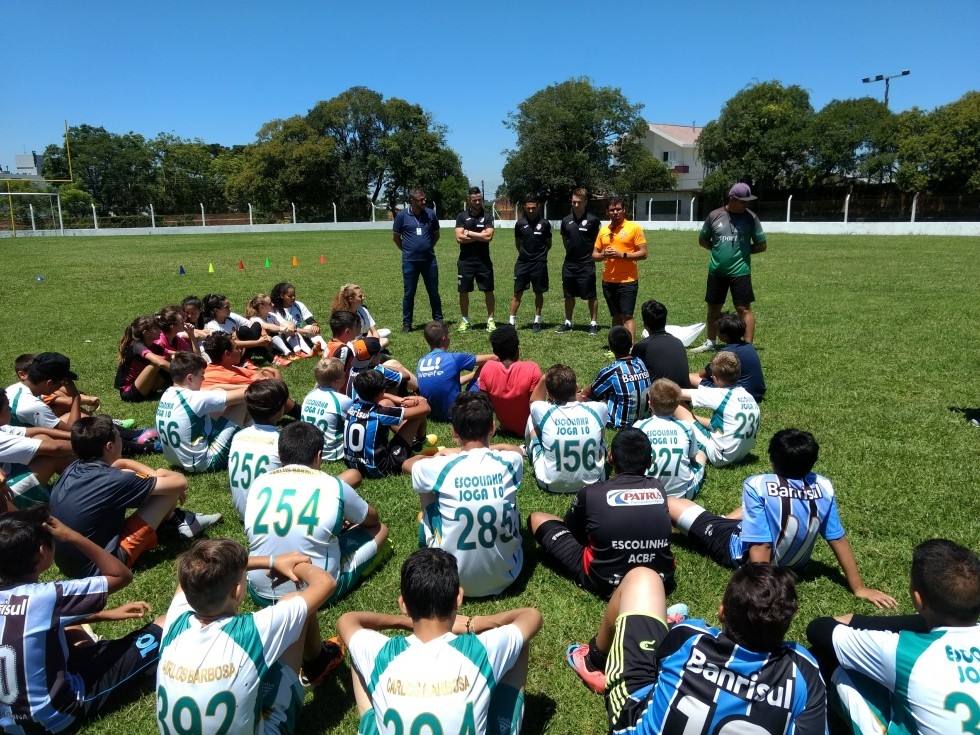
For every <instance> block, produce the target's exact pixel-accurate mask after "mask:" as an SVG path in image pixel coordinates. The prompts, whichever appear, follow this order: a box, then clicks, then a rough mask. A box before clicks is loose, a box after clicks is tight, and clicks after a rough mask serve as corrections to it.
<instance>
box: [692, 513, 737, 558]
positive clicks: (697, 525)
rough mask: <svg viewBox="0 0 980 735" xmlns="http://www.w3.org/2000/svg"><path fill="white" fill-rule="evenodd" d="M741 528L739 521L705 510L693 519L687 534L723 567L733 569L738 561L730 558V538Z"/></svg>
mask: <svg viewBox="0 0 980 735" xmlns="http://www.w3.org/2000/svg"><path fill="white" fill-rule="evenodd" d="M741 528H742V522H741V521H736V520H732V519H731V518H725V517H723V516H716V515H715V514H714V513H709V512H708V511H705V512H704V513H702V514H701V515H699V516H698V517H697V518H695V519H694V523H692V524H691V529H690V530H689V531H688V536H689V537H690V538H693V539H695V540H697V541H698V543H700V544H701V545H702V546H703V547H704V549H705V551H707V552H708V555H709V556H710V557H711V558H712V559H714V560H715V561H716V562H718V563H719V564H721V565H722V566H723V567H729V568H730V569H734V568H736V567H738V563H737V560H734V559H732V552H731V540H732V536H734V535H735V534H736V533H738V532H739V531H740V530H741Z"/></svg>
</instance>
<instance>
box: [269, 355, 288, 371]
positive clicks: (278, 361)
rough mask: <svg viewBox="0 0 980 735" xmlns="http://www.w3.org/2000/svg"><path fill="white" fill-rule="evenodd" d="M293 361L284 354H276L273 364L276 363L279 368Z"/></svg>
mask: <svg viewBox="0 0 980 735" xmlns="http://www.w3.org/2000/svg"><path fill="white" fill-rule="evenodd" d="M292 362H293V361H292V360H290V359H289V358H288V357H283V356H282V355H276V356H275V357H273V358H272V364H273V365H275V366H276V367H277V368H284V367H286V366H287V365H291V364H292Z"/></svg>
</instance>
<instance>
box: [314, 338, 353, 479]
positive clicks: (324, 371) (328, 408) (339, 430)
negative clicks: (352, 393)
mask: <svg viewBox="0 0 980 735" xmlns="http://www.w3.org/2000/svg"><path fill="white" fill-rule="evenodd" d="M313 377H314V378H315V379H316V388H314V389H313V390H311V391H310V392H309V393H307V394H306V398H304V399H303V406H302V418H303V421H306V422H308V423H311V424H313V425H314V426H316V427H317V428H318V429H319V430H320V431H322V432H323V440H324V445H323V461H324V462H336V461H338V460H341V459H343V458H344V421H345V419H346V417H347V409H348V408H350V404H351V399H350V397H349V396H347V395H346V394H345V393H344V392H343V390H344V385H345V384H346V382H347V379H346V376H345V375H344V363H343V362H342V361H341V360H340V359H339V358H336V357H329V358H321V359H320V361H319V362H318V363H317V364H316V367H315V368H313Z"/></svg>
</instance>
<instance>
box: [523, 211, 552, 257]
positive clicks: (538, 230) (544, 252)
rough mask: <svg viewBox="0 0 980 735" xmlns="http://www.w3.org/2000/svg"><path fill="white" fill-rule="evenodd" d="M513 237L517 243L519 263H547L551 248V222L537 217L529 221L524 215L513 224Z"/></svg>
mask: <svg viewBox="0 0 980 735" xmlns="http://www.w3.org/2000/svg"><path fill="white" fill-rule="evenodd" d="M514 238H515V240H516V241H517V244H518V252H517V260H518V261H519V262H521V263H547V262H548V251H549V250H551V223H550V222H549V221H548V220H546V219H541V218H538V219H537V220H535V221H533V222H531V221H530V220H528V219H527V218H526V217H525V218H524V219H521V220H518V221H517V224H516V225H514Z"/></svg>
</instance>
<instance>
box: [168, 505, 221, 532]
mask: <svg viewBox="0 0 980 735" xmlns="http://www.w3.org/2000/svg"><path fill="white" fill-rule="evenodd" d="M220 521H221V514H220V513H214V514H211V515H204V514H202V513H195V512H194V511H192V510H185V509H184V508H174V514H173V515H172V516H170V518H169V519H168V520H167V523H169V524H170V525H172V526H173V527H174V528H176V529H177V533H179V534H180V535H181V536H183V537H184V538H194V537H195V536H198V535H199V534H200V533H201V532H202V531H204V530H206V529H208V528H211V526H213V525H215V524H216V523H219V522H220Z"/></svg>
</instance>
